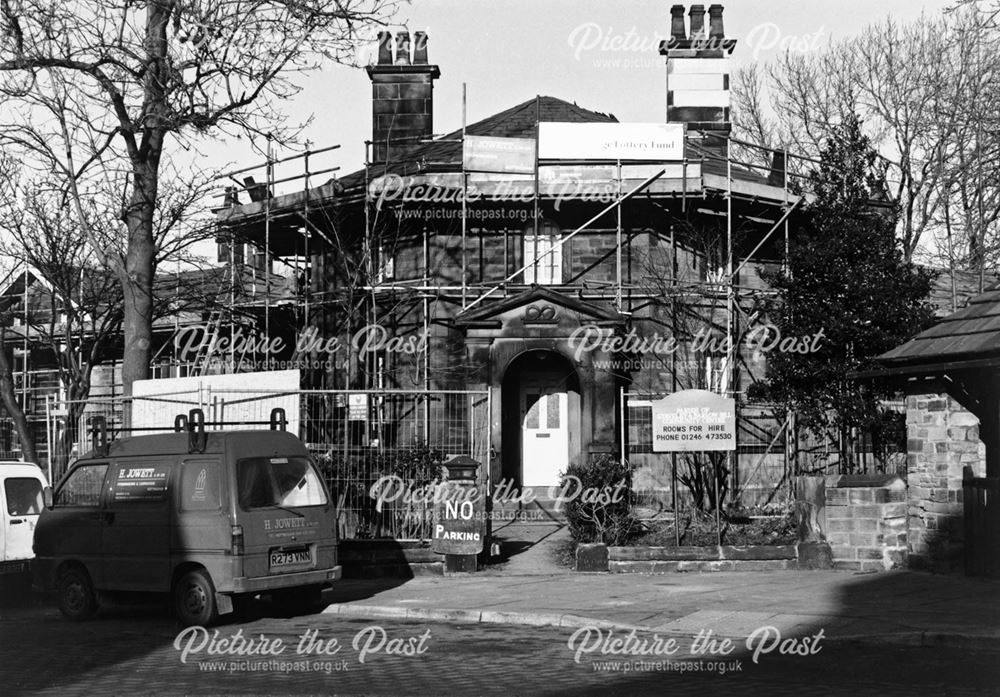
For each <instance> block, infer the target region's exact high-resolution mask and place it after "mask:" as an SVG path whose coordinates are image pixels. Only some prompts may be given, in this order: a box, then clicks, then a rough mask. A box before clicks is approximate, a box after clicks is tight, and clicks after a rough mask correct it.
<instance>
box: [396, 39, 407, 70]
mask: <svg viewBox="0 0 1000 697" xmlns="http://www.w3.org/2000/svg"><path fill="white" fill-rule="evenodd" d="M409 64H410V32H408V31H401V32H399V33H397V34H396V65H409Z"/></svg>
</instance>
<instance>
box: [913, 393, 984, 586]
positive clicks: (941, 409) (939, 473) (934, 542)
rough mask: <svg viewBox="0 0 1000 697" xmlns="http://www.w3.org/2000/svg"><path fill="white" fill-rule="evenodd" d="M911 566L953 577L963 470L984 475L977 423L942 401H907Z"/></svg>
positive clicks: (923, 398) (946, 399) (958, 555)
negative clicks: (968, 469)
mask: <svg viewBox="0 0 1000 697" xmlns="http://www.w3.org/2000/svg"><path fill="white" fill-rule="evenodd" d="M906 437H907V441H906V450H907V457H906V465H907V484H908V485H909V495H908V501H907V503H908V518H909V520H908V523H909V525H908V527H909V538H908V542H909V555H910V566H912V567H915V568H924V569H931V570H935V571H952V570H955V569H957V568H958V567H959V566H960V565H961V562H962V538H963V534H964V533H963V508H962V468H963V467H964V466H966V465H969V466H971V467H972V470H973V472H974V473H975V475H976V476H978V477H982V476H985V473H986V448H985V446H984V445H983V444H982V443H981V442H980V440H979V419H977V418H976V417H975V416H974V415H973V414H971V413H970V412H968V411H966V410H965V409H963V408H962V406H961V405H960V404H958V402H956V401H955V400H953V399H951V398H950V397H947V396H943V395H911V396H909V397H907V400H906Z"/></svg>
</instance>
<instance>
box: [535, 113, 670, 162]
mask: <svg viewBox="0 0 1000 697" xmlns="http://www.w3.org/2000/svg"><path fill="white" fill-rule="evenodd" d="M538 158H539V159H540V160H603V161H609V160H610V161H614V160H647V161H655V162H666V161H676V162H679V161H681V160H683V159H684V124H681V123H548V122H544V121H543V122H542V123H540V124H538Z"/></svg>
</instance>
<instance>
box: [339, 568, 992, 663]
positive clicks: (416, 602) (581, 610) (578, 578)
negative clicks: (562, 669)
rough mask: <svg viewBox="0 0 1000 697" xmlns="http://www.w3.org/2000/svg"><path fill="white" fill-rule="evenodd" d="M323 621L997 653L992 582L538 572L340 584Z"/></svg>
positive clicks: (903, 575)
mask: <svg viewBox="0 0 1000 697" xmlns="http://www.w3.org/2000/svg"><path fill="white" fill-rule="evenodd" d="M327 599H329V600H331V601H332V602H333V604H332V605H330V606H329V607H328V608H327V609H326V610H325V612H326V613H328V614H335V615H340V616H342V617H360V618H395V619H410V620H423V621H428V620H437V621H449V622H481V623H500V624H514V625H534V626H555V627H585V626H588V625H596V626H598V627H604V628H619V629H623V630H629V629H632V628H635V629H638V630H640V631H655V632H660V633H663V634H673V635H682V636H694V635H697V633H698V632H700V631H703V630H704V631H711V632H712V633H713V634H714V635H715V636H720V637H732V638H739V639H746V638H747V637H749V636H750V635H751V634H752V633H753V632H754V631H755V630H758V629H759V628H761V627H765V626H772V627H775V628H776V629H777V630H779V631H780V632H781V634H782V636H784V637H789V636H793V635H794V636H797V637H804V636H809V635H813V634H815V633H816V632H818V631H819V630H820V629H822V630H823V632H824V641H826V642H829V641H838V640H841V641H843V640H858V641H865V642H876V643H891V644H899V645H909V646H920V645H936V644H942V643H947V644H950V645H982V644H983V643H984V642H986V643H988V644H990V645H994V646H997V647H1000V581H997V580H989V579H978V578H966V577H964V576H960V575H933V574H926V573H918V572H909V571H901V572H887V573H877V574H858V573H852V572H843V571H776V572H714V573H713V572H704V573H672V574H661V575H647V574H628V575H626V574H614V575H612V574H590V573H576V572H569V571H563V572H559V573H547V574H544V575H539V574H534V573H525V574H518V573H516V571H514V570H504V571H500V572H497V571H486V572H481V573H475V574H453V575H449V576H445V577H433V576H431V577H420V578H413V579H408V580H404V579H383V580H380V581H371V580H366V581H343V582H341V583H339V584H337V586H336V588H335V589H334V590H333V591H332V592H331V593H330V594H329V596H328V598H327Z"/></svg>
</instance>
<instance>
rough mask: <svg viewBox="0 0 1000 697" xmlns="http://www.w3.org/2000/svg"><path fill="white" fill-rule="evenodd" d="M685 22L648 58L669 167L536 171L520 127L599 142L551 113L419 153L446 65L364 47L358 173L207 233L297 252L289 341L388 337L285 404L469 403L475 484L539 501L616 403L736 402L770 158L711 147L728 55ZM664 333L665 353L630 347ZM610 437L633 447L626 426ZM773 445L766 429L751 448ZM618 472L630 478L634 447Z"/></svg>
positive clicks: (536, 158)
mask: <svg viewBox="0 0 1000 697" xmlns="http://www.w3.org/2000/svg"><path fill="white" fill-rule="evenodd" d="M688 15H689V21H687V22H686V21H685V8H684V7H682V6H674V7H673V8H672V9H671V20H670V22H671V23H670V39H668V40H666V41H664V42H663V44H662V45H661V47H660V54H661V55H662V56H663V57H664V69H665V74H666V76H667V86H668V98H667V104H666V105H665V113H666V123H668V124H676V125H678V130H677V132H678V133H679V134H680V137H679V142H678V148H677V154H676V155H675V156H673V157H672V158H671V159H669V160H668V159H664V160H662V161H651V160H649V159H648V158H646V159H644V160H641V161H639V160H630V159H628V158H627V157H626V158H622V157H621V156H619V157H618V158H616V161H612V160H604V161H594V160H590V159H587V158H583V157H581V158H576V159H574V158H558V159H546V158H545V157H544V155H539V148H541V147H544V146H545V142H544V136H540V135H539V131H540V126H539V124H542V125H543V126H544V127H545V128H548V127H550V126H551V127H552V128H553V130H554V131H555V130H558V129H564V127H565V126H566V125H578V124H594V125H599V124H606V125H615V124H617V120H616V119H615V117H614V116H612V115H610V114H609V113H606V112H601V111H595V110H591V109H587V108H584V107H582V106H579V105H577V104H576V103H575V102H573V101H571V100H569V99H561V98H557V97H551V96H536V97H531V98H528V99H526V100H525V101H523V102H521V103H519V104H516V105H514V106H512V107H510V108H509V109H506V110H503V111H501V112H499V113H496V114H493V115H491V116H488V117H486V118H483V119H480V120H478V121H475V122H473V123H469V124H468V125H467V126H466V127H465V128H464V129H462V130H459V131H455V132H452V133H448V134H445V135H434V131H433V121H434V99H433V87H434V83H435V81H436V80H438V79H441V76H442V74H445V75H446V73H447V67H446V66H445V67H444V68H442V67H439V66H438V65H435V64H433V63H431V62H430V58H431V55H430V53H429V51H428V41H427V36H426V35H425V34H423V33H422V32H417V33H415V34H414V35H413V41H412V42H411V39H410V35H409V34H408V33H407V32H405V31H404V32H399V33H397V34H395V35H394V36H393V35H390V34H388V33H384V34H382V35H381V36H380V42H379V49H378V54H377V60H376V62H375V63H374V64H373V65H371V66H369V68H368V75H369V77H370V79H371V84H372V103H371V113H372V136H371V140H370V142H369V144H368V145H369V148H368V153H369V156H368V158H367V160H368V161H367V162H366V163H365V166H364V167H363V168H362V169H359V170H357V171H355V172H352V173H350V174H347V175H346V176H342V177H339V178H337V179H335V180H331V181H329V182H327V183H324V184H322V185H320V186H314V187H311V188H309V189H307V190H305V191H302V192H298V193H295V194H290V195H286V196H276V197H273V198H270V199H268V200H266V201H255V202H251V203H244V204H242V205H233V206H231V207H229V208H227V209H226V210H223V211H221V212H220V214H219V223H220V230H221V232H222V234H223V235H232V236H236V237H239V238H241V239H248V240H253V241H255V242H256V243H257V244H263V243H264V242H265V240H266V241H267V242H268V244H269V248H270V250H271V252H272V254H274V255H275V256H278V257H280V256H282V255H293V254H302V239H303V237H308V238H309V240H310V242H309V244H310V245H311V246H310V249H309V252H308V258H309V271H308V273H309V288H310V293H311V295H312V298H313V299H312V301H311V304H310V307H311V308H312V309H311V311H310V316H309V324H310V325H312V326H313V327H316V328H318V329H319V331H320V332H321V333H322V334H323V335H324V336H328V337H329V336H338V337H342V338H343V339H344V343H345V344H347V345H351V339H352V337H356V336H358V334H357V333H358V332H359V331H366V327H371V326H372V325H378V326H379V327H382V328H384V330H385V334H384V336H385V337H396V338H399V342H398V343H397V344H395V345H392V346H390V345H382V346H376V347H374V348H372V350H369V351H363V350H358V348H359V347H358V346H356V345H355V346H353V348H354V349H355V350H354V352H353V353H352V354H351V355H350V356H348V357H347V358H346V359H345V360H344V362H343V363H342V364H339V365H338V366H337V368H336V369H334V370H326V371H319V372H316V373H313V374H312V375H311V376H309V378H308V380H309V384H308V385H306V386H308V387H322V388H333V389H352V388H354V389H362V388H369V389H370V388H379V389H387V388H395V389H410V390H423V391H427V392H431V391H434V390H476V391H482V392H483V393H486V394H488V395H489V405H490V406H489V410H490V413H489V415H488V418H489V420H490V422H491V424H492V428H491V442H490V443H489V446H490V447H489V449H488V454H487V455H486V456H487V457H489V459H490V466H489V471H488V475H489V477H490V478H491V479H492V480H493V481H499V480H501V479H507V480H512V481H514V482H515V483H517V484H518V485H534V486H541V485H551V484H555V483H556V482H557V480H558V473H559V472H560V471H565V469H566V467H567V466H568V465H569V464H570V463H573V462H580V461H582V460H583V459H585V458H588V457H594V456H597V455H599V454H603V453H611V454H616V453H618V452H619V449H620V447H621V442H622V434H623V427H624V424H623V415H625V414H626V409H625V405H624V404H623V396H622V395H623V391H624V390H627V391H629V392H631V393H633V394H634V395H640V396H641V395H661V396H662V395H664V394H667V393H670V392H673V391H675V390H678V389H683V388H688V387H697V388H709V389H713V390H715V391H718V392H729V393H733V394H737V395H738V394H741V393H742V392H743V390H744V389H745V387H746V386H747V384H749V382H750V380H751V379H752V376H759V375H760V374H761V372H762V370H763V366H764V362H763V357H762V355H761V353H760V352H758V351H752V350H738V351H728V350H727V349H726V347H725V339H726V337H727V336H732V337H735V338H739V337H738V336H737V335H740V334H741V333H742V332H746V331H748V330H749V329H751V328H752V326H753V323H754V322H756V321H759V313H758V312H757V309H758V308H757V300H758V295H759V293H760V292H761V291H763V290H765V289H764V284H763V282H762V281H761V278H760V273H759V272H760V271H761V270H762V269H763V268H774V267H775V265H777V264H780V261H781V259H782V257H783V254H784V248H785V244H786V241H787V235H788V234H789V230H790V229H791V230H793V231H794V226H795V225H796V224H797V221H798V217H797V214H796V211H795V210H794V208H795V206H794V203H795V201H796V199H797V197H796V196H794V195H792V194H791V193H790V192H789V189H788V179H789V175H787V174H786V172H785V166H784V162H785V156H786V154H785V153H781V152H779V153H771V152H765V153H759V152H758V153H756V154H751V155H748V154H747V150H746V149H745V148H743V149H741V150H740V153H742V155H741V154H740V153H737V149H738V148H742V147H743V146H741V145H740V144H733V143H730V142H729V132H730V127H731V125H730V108H729V70H730V64H729V56H730V54H731V53H732V51H733V50H734V48H735V45H736V41H735V40H734V39H729V38H726V36H725V31H724V27H723V13H722V7H721V6H719V5H712V6H711V7H710V8H709V9H708V12H707V16H706V11H705V8H704V6H702V5H694V6H692V7H691V8H690V12H689V13H688ZM609 106H610V107H611V108H613V106H614V105H609ZM621 128H622V129H623V130H621V131H620V132H621V133H622V134H627V133H629V130H628V128H629V125H627V124H621ZM564 130H565V129H564ZM477 138H478V139H480V140H479V141H478V143H479V144H483V143H484V142H486V141H487V140H488V141H489V143H487V144H488V145H491V146H493V147H499V148H505V147H509V148H510V151H511V152H510V153H508V155H509V156H508V155H505V156H504V157H502V158H501V164H500V165H499V166H498V169H497V170H495V171H490V172H486V171H483V170H475V169H473V168H471V167H470V166H469V160H468V153H469V146H470V145H471V144H472V142H473V141H474V140H475V139H477ZM500 139H503V140H500ZM525 161H527V162H529V163H530V164H529V165H528V168H525V167H524V165H523V163H524V162H525ZM755 162H756V163H757V164H754V163H755ZM519 163H520V164H519ZM519 167H520V168H519ZM661 170H662V173H661V174H660V175H659V176H658V177H656V178H655V180H653V181H652V182H651V183H649V182H646V180H647V179H649V178H650V177H652V175H654V174H656V173H657V172H658V171H661ZM644 182H646V183H645V184H644ZM633 189H638V191H637V193H636V194H635V195H633V196H631V197H629V198H628V199H627V200H626V201H625V202H624V203H622V204H621V206H620V207H619V208H615V207H614V206H612V205H610V204H612V203H613V202H614V201H616V200H617V199H618V197H619V196H621V195H623V194H627V193H629V192H630V191H632V190H633ZM602 211H603V214H601V213H602ZM599 214H601V215H599ZM786 214H787V215H786ZM730 279H731V280H732V282H730ZM583 337H587V341H584V340H583ZM628 337H632V343H631V344H629V343H628V342H627V341H626V339H628ZM671 337H674V338H676V340H677V341H678V343H679V344H680V348H679V349H678V350H675V351H673V352H665V351H657V350H652V349H651V347H652V348H653V349H655V348H657V347H659V348H662V343H661V344H656V343H655V342H656V341H658V340H659V341H661V342H662V341H666V340H668V339H669V338H671ZM642 340H645V341H646V343H645V344H642ZM588 342H589V343H588ZM581 344H586V346H584V347H583V348H581ZM406 346H411V347H413V348H414V349H415V350H413V351H407V350H405V348H404V347H406ZM446 402H447V400H444V402H442V404H443V405H444V406H442V408H446V407H447V404H446ZM625 420H627V416H626V418H625ZM628 426H629V429H628V430H629V432H630V433H631V434H632V436H633V439H641V438H642V424H639V423H630V424H629V425H628ZM432 428H433V426H432ZM441 428H448V426H447V425H444V426H441ZM774 433H776V426H768V427H767V428H766V429H764V432H763V435H761V434H758V435H757V436H755V438H756V440H755V441H754V442H755V443H757V444H758V445H759V443H760V442H763V443H767V442H768V440H769V439H770V437H771V436H772V435H773V434H774ZM418 436H419V434H413V433H400V432H397V433H395V434H393V437H394V438H396V439H398V440H406V439H412V438H416V437H418ZM454 438H458V439H460V438H461V434H454ZM438 440H440V439H438ZM449 442H455V441H454V440H453V441H449ZM779 447H781V446H779ZM455 449H456V450H460V449H461V447H460V444H459V445H456V448H455ZM636 458H637V460H638V461H640V464H642V459H643V453H642V451H641V450H640V451H638V452H637V455H636ZM661 459H662V458H661ZM643 467H644V468H645V471H646V474H648V475H649V478H650V479H651V480H656V479H659V480H660V481H662V480H663V479H664V478H666V479H667V480H669V476H668V475H665V474H664V472H663V471H662V467H663V465H662V463H659V461H658V460H656V459H653V458H647V459H646V462H645V464H643ZM657 467H659V468H660V469H659V470H657ZM639 476H643V475H639Z"/></svg>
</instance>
